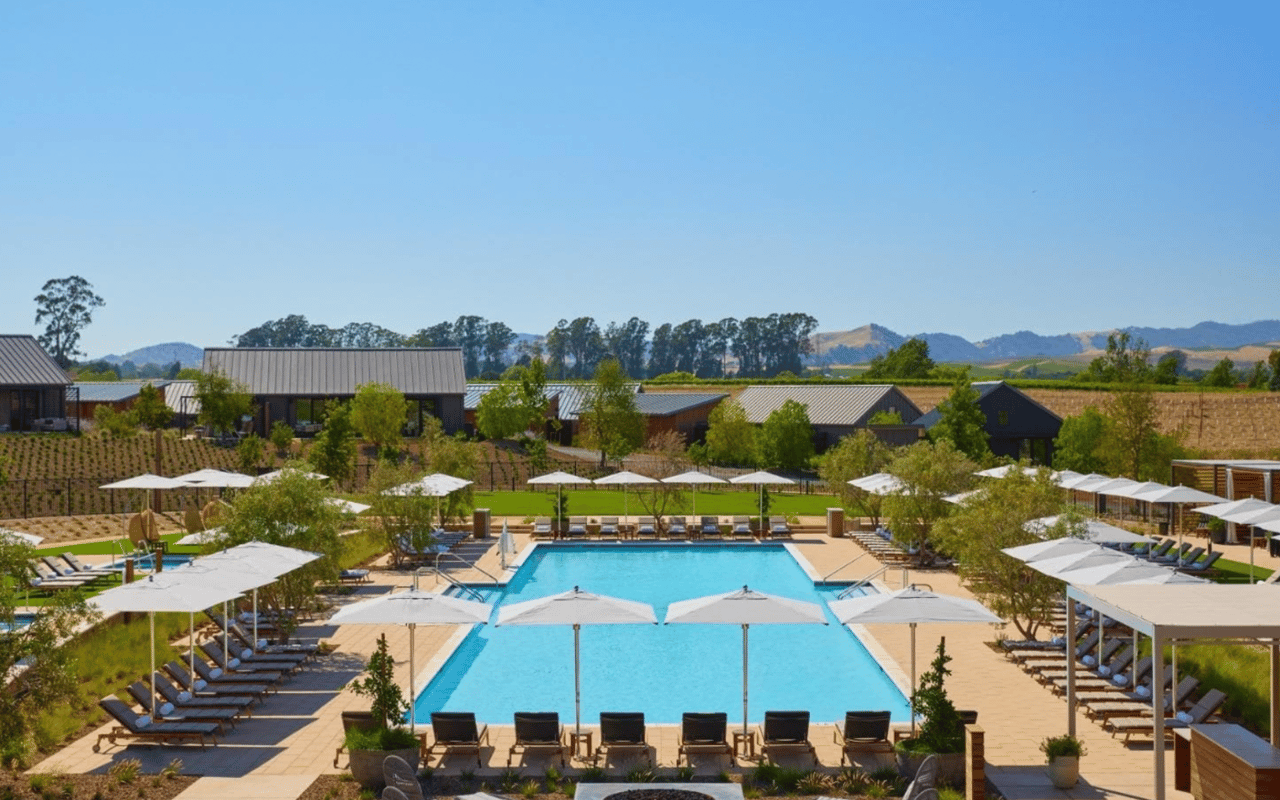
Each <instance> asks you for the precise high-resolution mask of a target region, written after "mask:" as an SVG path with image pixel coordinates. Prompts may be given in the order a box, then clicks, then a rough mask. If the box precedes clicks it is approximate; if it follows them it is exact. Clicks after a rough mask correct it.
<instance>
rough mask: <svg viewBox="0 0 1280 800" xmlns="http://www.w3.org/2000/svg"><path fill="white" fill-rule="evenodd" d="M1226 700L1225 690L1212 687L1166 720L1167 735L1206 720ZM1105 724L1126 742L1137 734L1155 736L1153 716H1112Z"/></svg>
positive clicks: (1112, 732)
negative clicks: (1122, 736) (1175, 729)
mask: <svg viewBox="0 0 1280 800" xmlns="http://www.w3.org/2000/svg"><path fill="white" fill-rule="evenodd" d="M1226 700H1227V695H1226V694H1225V693H1224V692H1222V691H1220V690H1218V689H1210V690H1209V691H1207V692H1205V693H1204V697H1201V698H1200V702H1198V703H1196V704H1195V705H1194V706H1192V707H1191V708H1190V709H1188V710H1186V711H1179V712H1178V715H1177V716H1176V717H1175V718H1173V719H1166V720H1165V721H1164V730H1165V735H1167V736H1171V735H1173V729H1174V728H1185V727H1187V726H1188V725H1198V724H1200V723H1202V722H1204V721H1205V720H1207V719H1208V718H1209V717H1211V716H1213V715H1214V714H1215V713H1216V712H1217V711H1218V709H1219V708H1222V704H1223V703H1224V702H1226ZM1103 726H1104V727H1106V728H1109V729H1110V730H1111V735H1112V736H1114V735H1116V734H1118V733H1123V734H1124V740H1125V742H1126V743H1127V742H1128V741H1129V737H1131V736H1133V735H1135V734H1145V735H1147V736H1155V719H1154V718H1152V717H1112V718H1111V719H1109V720H1107V721H1106V722H1105V723H1104V724H1103Z"/></svg>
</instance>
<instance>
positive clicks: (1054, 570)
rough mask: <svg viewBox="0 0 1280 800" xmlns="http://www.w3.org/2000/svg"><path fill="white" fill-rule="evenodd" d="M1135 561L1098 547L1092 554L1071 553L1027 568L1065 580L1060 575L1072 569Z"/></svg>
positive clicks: (1034, 562) (1044, 560) (1028, 564)
mask: <svg viewBox="0 0 1280 800" xmlns="http://www.w3.org/2000/svg"><path fill="white" fill-rule="evenodd" d="M1133 561H1135V559H1134V558H1133V556H1127V555H1125V554H1124V553H1119V552H1116V551H1115V550H1108V549H1107V548H1105V547H1099V548H1098V549H1097V550H1096V551H1094V552H1088V551H1084V552H1080V553H1072V554H1069V555H1065V556H1055V557H1054V558H1046V559H1043V560H1041V561H1029V562H1027V566H1029V567H1031V568H1032V569H1034V570H1035V571H1036V572H1040V573H1043V574H1045V575H1048V576H1049V577H1050V578H1058V579H1060V580H1065V579H1064V578H1063V577H1062V573H1064V572H1068V571H1070V570H1073V569H1084V568H1086V567H1097V566H1104V565H1108V564H1128V563H1131V562H1133Z"/></svg>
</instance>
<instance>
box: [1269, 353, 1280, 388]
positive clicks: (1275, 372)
mask: <svg viewBox="0 0 1280 800" xmlns="http://www.w3.org/2000/svg"><path fill="white" fill-rule="evenodd" d="M1267 366H1268V367H1270V368H1271V380H1269V381H1267V389H1268V390H1270V391H1272V392H1280V350H1272V351H1271V352H1270V353H1268V354H1267Z"/></svg>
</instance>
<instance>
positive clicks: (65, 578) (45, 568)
mask: <svg viewBox="0 0 1280 800" xmlns="http://www.w3.org/2000/svg"><path fill="white" fill-rule="evenodd" d="M28 563H30V564H31V569H32V570H33V571H35V573H36V577H37V578H39V579H40V585H41V586H52V585H54V584H63V585H69V586H84V585H85V584H88V583H93V582H94V581H96V580H97V579H98V576H97V575H63V574H61V573H59V572H56V571H55V570H54V569H53V568H52V567H50V566H49V565H48V564H47V563H45V561H43V560H42V559H38V558H34V559H32V560H31V561H30V562H28Z"/></svg>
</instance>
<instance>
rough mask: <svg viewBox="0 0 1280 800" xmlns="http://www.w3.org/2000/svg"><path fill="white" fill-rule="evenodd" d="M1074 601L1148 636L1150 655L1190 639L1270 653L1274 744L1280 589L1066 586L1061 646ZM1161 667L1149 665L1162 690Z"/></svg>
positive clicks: (1158, 703) (1160, 792)
mask: <svg viewBox="0 0 1280 800" xmlns="http://www.w3.org/2000/svg"><path fill="white" fill-rule="evenodd" d="M1077 600H1078V601H1079V602H1081V603H1083V604H1085V605H1087V606H1089V607H1090V608H1092V609H1094V610H1095V611H1097V612H1099V613H1101V614H1103V615H1105V616H1108V617H1111V618H1112V619H1114V620H1116V621H1117V622H1120V623H1122V624H1124V625H1128V626H1129V627H1130V628H1132V629H1133V630H1134V631H1135V632H1137V633H1141V634H1143V635H1146V636H1150V637H1151V652H1152V653H1153V654H1159V653H1162V652H1164V650H1163V648H1164V646H1165V645H1167V644H1184V643H1186V642H1189V641H1193V640H1196V639H1233V640H1245V641H1249V642H1253V643H1257V644H1261V645H1265V646H1266V647H1268V648H1269V649H1270V651H1271V745H1272V746H1273V747H1275V746H1277V745H1280V705H1278V703H1280V586H1277V585H1268V584H1261V583H1258V584H1235V585H1229V584H1218V583H1206V584H1196V585H1187V584H1182V585H1168V586H1160V585H1156V586H1151V585H1119V586H1071V585H1068V586H1067V601H1068V602H1067V641H1069V642H1070V641H1073V640H1074V638H1075V635H1076V614H1075V603H1074V602H1072V601H1077ZM1164 676H1165V665H1164V662H1163V660H1162V659H1159V658H1157V659H1155V660H1154V661H1153V663H1152V671H1151V685H1152V686H1163V685H1164ZM1151 694H1152V697H1151V713H1152V716H1153V722H1154V731H1153V733H1154V737H1155V745H1154V748H1153V749H1154V752H1155V798H1156V800H1164V750H1165V748H1164V730H1165V727H1164V708H1163V704H1164V693H1163V692H1152V693H1151ZM1067 730H1068V732H1069V733H1071V734H1072V735H1074V734H1075V732H1076V730H1075V661H1074V659H1070V658H1068V659H1067Z"/></svg>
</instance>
